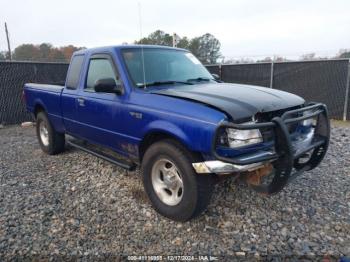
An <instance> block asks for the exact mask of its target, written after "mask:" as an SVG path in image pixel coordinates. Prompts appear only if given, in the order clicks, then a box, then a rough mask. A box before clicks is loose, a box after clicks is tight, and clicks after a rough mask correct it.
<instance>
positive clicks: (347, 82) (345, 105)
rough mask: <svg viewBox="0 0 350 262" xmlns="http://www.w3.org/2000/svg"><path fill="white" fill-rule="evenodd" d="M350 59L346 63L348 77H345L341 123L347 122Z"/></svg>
mask: <svg viewBox="0 0 350 262" xmlns="http://www.w3.org/2000/svg"><path fill="white" fill-rule="evenodd" d="M349 82H350V59H349V61H348V75H347V77H346V86H345V88H346V89H345V102H344V111H343V121H346V120H347V114H348V107H349V95H350V94H349V89H350V83H349Z"/></svg>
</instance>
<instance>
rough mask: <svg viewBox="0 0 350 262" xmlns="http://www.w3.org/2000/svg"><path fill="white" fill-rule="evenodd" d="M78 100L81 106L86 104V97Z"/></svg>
mask: <svg viewBox="0 0 350 262" xmlns="http://www.w3.org/2000/svg"><path fill="white" fill-rule="evenodd" d="M77 100H78V104H79V105H80V106H85V99H84V98H81V97H79V98H78V99H77Z"/></svg>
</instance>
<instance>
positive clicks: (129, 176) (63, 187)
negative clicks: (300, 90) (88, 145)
mask: <svg viewBox="0 0 350 262" xmlns="http://www.w3.org/2000/svg"><path fill="white" fill-rule="evenodd" d="M0 145H1V155H0V260H1V257H3V258H5V259H6V258H10V257H13V256H16V255H20V256H23V255H27V256H31V255H40V256H49V255H54V254H56V255H59V256H69V257H71V256H75V257H76V256H82V257H86V256H96V255H98V256H104V257H106V256H114V255H118V254H128V255H170V254H171V255H181V254H186V255H189V254H191V255H198V254H200V255H203V254H209V255H210V254H211V255H216V256H220V257H221V258H223V257H224V256H225V258H228V256H231V257H232V256H236V257H242V258H243V257H245V258H247V257H253V258H255V259H258V258H259V257H263V256H266V255H269V256H272V255H276V256H280V255H282V254H283V255H284V256H285V255H287V256H294V255H297V256H302V255H304V256H305V255H307V257H308V258H309V259H313V257H312V256H313V255H315V256H324V255H330V256H343V255H346V256H350V191H349V188H350V164H349V163H350V127H349V126H338V125H337V127H334V128H333V131H332V142H331V146H330V150H329V152H328V154H327V157H326V160H325V161H324V162H323V163H322V164H321V166H320V167H318V168H316V169H315V170H313V171H311V172H309V173H307V174H304V175H303V176H301V177H299V178H298V179H296V181H295V182H294V183H293V184H291V185H289V186H288V187H287V188H286V189H285V190H284V191H283V192H282V193H280V194H278V195H275V196H273V197H262V196H260V195H258V194H256V193H255V192H253V191H251V190H250V189H248V188H247V187H246V186H244V185H238V184H237V183H235V182H233V180H232V179H228V180H225V181H224V182H221V183H219V184H218V185H217V187H216V190H215V193H214V198H213V199H212V202H211V205H210V206H209V208H208V210H207V211H206V212H205V213H204V214H203V215H202V216H200V217H199V218H198V219H195V220H193V221H191V222H187V223H177V222H173V221H170V220H168V219H165V218H163V217H161V216H160V215H158V214H157V213H156V212H155V211H154V210H153V209H152V207H151V205H150V203H149V202H148V200H147V198H146V196H145V193H144V191H143V188H142V184H141V180H140V179H139V175H138V173H137V172H136V173H135V172H134V173H133V172H126V171H124V170H122V169H119V168H118V167H115V166H113V165H111V164H109V163H108V162H105V161H103V160H100V159H98V158H96V157H93V156H90V155H88V154H86V153H83V152H80V151H78V150H75V149H72V148H67V151H66V152H65V153H63V154H61V155H57V156H47V155H45V154H44V153H42V151H41V150H40V148H39V145H38V143H37V140H36V137H35V132H34V128H32V127H29V128H21V127H6V128H3V129H0Z"/></svg>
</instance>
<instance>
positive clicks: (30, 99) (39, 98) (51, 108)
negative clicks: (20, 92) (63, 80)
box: [24, 83, 64, 128]
mask: <svg viewBox="0 0 350 262" xmlns="http://www.w3.org/2000/svg"><path fill="white" fill-rule="evenodd" d="M63 88H64V86H60V85H50V84H34V83H28V84H25V85H24V95H25V99H26V105H27V110H28V111H29V112H31V113H33V114H35V113H36V112H37V110H40V107H41V108H42V109H44V110H45V112H46V113H47V115H48V118H49V120H50V122H51V123H52V124H53V126H54V127H55V128H56V127H58V126H62V111H61V94H62V90H63Z"/></svg>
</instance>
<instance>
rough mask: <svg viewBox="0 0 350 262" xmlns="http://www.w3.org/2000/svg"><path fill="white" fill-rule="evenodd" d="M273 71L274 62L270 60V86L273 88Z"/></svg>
mask: <svg viewBox="0 0 350 262" xmlns="http://www.w3.org/2000/svg"><path fill="white" fill-rule="evenodd" d="M273 71H274V62H273V60H272V62H271V73H270V88H273Z"/></svg>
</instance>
